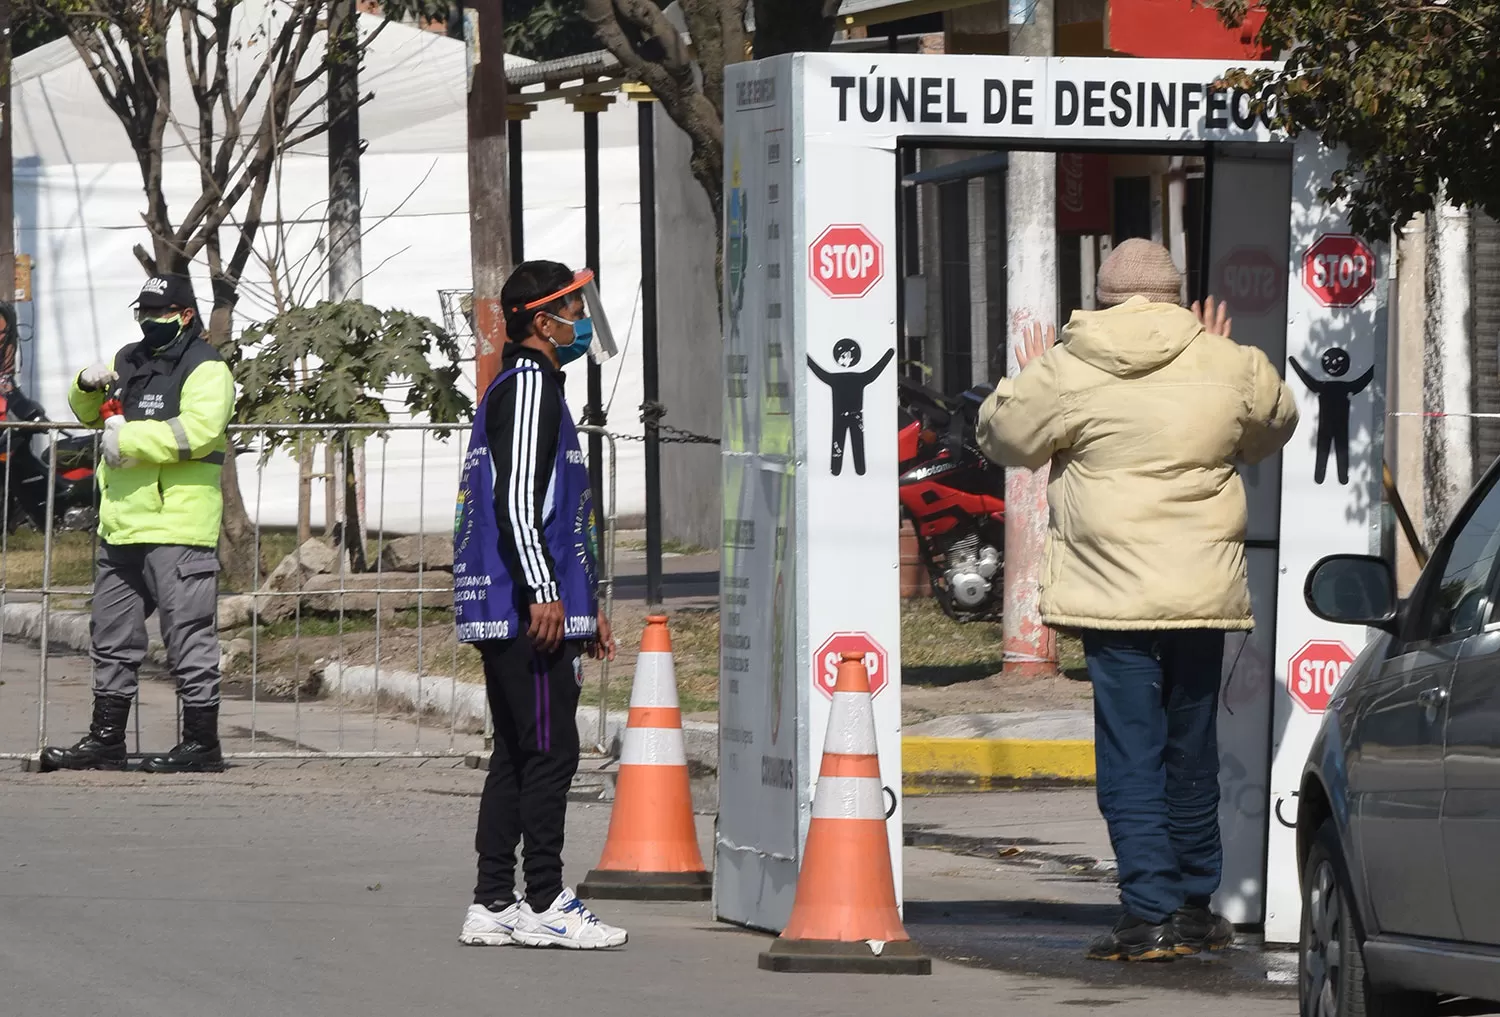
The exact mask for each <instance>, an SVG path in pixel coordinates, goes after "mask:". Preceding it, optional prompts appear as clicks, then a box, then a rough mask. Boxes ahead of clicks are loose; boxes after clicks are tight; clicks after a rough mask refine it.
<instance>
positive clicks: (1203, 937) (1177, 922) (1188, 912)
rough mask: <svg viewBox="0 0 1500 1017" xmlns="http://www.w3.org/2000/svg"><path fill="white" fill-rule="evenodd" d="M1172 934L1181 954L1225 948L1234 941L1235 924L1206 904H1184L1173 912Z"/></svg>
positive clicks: (1171, 921) (1171, 920)
mask: <svg viewBox="0 0 1500 1017" xmlns="http://www.w3.org/2000/svg"><path fill="white" fill-rule="evenodd" d="M1170 923H1171V926H1172V936H1173V938H1174V939H1175V940H1176V941H1177V952H1178V953H1180V954H1184V955H1186V954H1194V953H1202V952H1203V951H1204V950H1209V951H1213V950H1223V949H1224V948H1225V947H1227V946H1229V945H1230V944H1231V943H1233V942H1234V926H1233V925H1231V924H1229V919H1227V918H1225V917H1223V916H1222V915H1216V914H1214V913H1213V912H1212V911H1210V910H1209V909H1208V907H1207V906H1206V905H1201V904H1184V905H1183V906H1182V907H1180V908H1178V909H1177V910H1176V911H1175V912H1173V913H1172V917H1171V919H1170Z"/></svg>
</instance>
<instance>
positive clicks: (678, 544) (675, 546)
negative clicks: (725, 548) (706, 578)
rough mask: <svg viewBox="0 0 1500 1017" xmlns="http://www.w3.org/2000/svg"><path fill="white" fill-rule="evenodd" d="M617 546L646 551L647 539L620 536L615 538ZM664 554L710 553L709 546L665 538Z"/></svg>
mask: <svg viewBox="0 0 1500 1017" xmlns="http://www.w3.org/2000/svg"><path fill="white" fill-rule="evenodd" d="M615 546H616V547H618V548H620V549H621V550H624V551H644V550H646V541H645V540H644V539H643V538H640V537H620V538H617V539H616V540H615ZM661 552H662V554H680V555H691V554H708V548H706V547H699V546H698V545H697V544H689V543H687V542H686V541H682V540H671V539H668V540H663V541H662V542H661Z"/></svg>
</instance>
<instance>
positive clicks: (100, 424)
mask: <svg viewBox="0 0 1500 1017" xmlns="http://www.w3.org/2000/svg"><path fill="white" fill-rule="evenodd" d="M136 320H137V321H138V322H139V323H140V328H141V341H140V342H138V343H132V344H131V345H129V346H126V347H125V348H124V349H122V350H121V351H120V352H119V354H118V355H116V357H115V359H114V363H113V365H107V364H96V365H95V366H93V367H90V368H88V369H87V370H85V371H84V372H83V373H82V374H80V375H79V376H78V380H77V382H76V383H75V384H74V386H73V389H72V391H71V392H70V393H69V394H68V402H69V404H70V405H71V406H72V407H73V412H74V413H75V414H77V416H78V419H79V421H81V422H82V423H83V424H84V425H86V426H88V427H93V428H102V429H103V431H104V437H103V458H104V463H103V464H102V466H101V467H100V470H99V487H100V499H101V502H100V508H99V538H100V550H99V568H98V578H97V580H96V582H95V586H94V609H93V626H92V627H93V641H94V646H93V658H94V720H93V724H92V726H91V727H90V728H89V733H88V734H87V735H86V736H84V738H82V739H81V740H80V741H79V742H78V743H77V744H75V745H73V746H72V747H71V748H52V747H49V748H47V749H45V750H44V751H43V753H42V768H43V769H44V770H57V769H67V770H94V769H101V770H121V769H124V767H125V723H126V720H127V719H128V718H129V716H130V701H131V700H132V699H133V698H134V697H135V694H136V684H137V675H138V672H139V670H140V666H141V661H142V660H143V659H144V658H145V656H146V646H147V637H146V618H147V617H148V616H149V615H150V614H151V613H152V612H153V611H154V612H156V613H157V614H158V616H159V619H160V622H161V632H162V639H163V640H164V641H165V642H166V645H167V659H168V661H169V663H170V665H171V668H172V673H173V675H174V676H175V677H176V679H177V692H178V695H179V696H180V697H181V699H182V741H181V742H180V743H179V744H178V745H177V747H176V748H174V749H172V751H171V752H168V753H166V754H165V755H156V756H149V757H147V758H146V760H145V761H144V762H143V764H142V766H141V768H142V769H143V770H146V771H148V772H151V773H187V772H203V771H218V770H222V769H223V768H224V757H223V753H222V752H221V750H220V748H219V640H218V632H217V600H218V590H219V559H218V555H217V551H216V548H217V547H218V543H219V521H220V518H221V517H222V515H223V511H224V500H223V496H222V494H221V493H220V490H219V474H220V471H221V470H222V468H223V465H224V451H225V448H226V447H227V437H226V434H225V428H226V427H227V426H228V424H229V418H230V415H231V414H232V413H233V412H234V377H233V375H231V373H230V371H229V365H228V364H226V363H225V362H224V359H223V358H222V357H220V356H219V353H218V351H217V350H215V349H214V348H213V347H212V346H210V345H209V344H208V343H207V342H206V341H205V340H204V339H203V324H202V321H201V320H200V318H199V316H198V313H197V303H196V301H195V300H194V297H193V287H192V283H191V282H190V281H189V280H188V279H187V278H186V277H183V276H176V275H155V276H152V277H151V278H150V279H148V280H146V285H145V286H144V287H142V289H141V295H140V298H139V299H138V300H137V301H136Z"/></svg>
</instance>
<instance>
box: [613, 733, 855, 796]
mask: <svg viewBox="0 0 1500 1017" xmlns="http://www.w3.org/2000/svg"><path fill="white" fill-rule="evenodd" d="M620 765H621V766H686V765H687V750H686V749H684V748H683V745H682V729H681V728H677V727H627V728H626V729H625V743H624V744H623V745H622V746H620ZM876 790H877V791H878V790H879V788H878V787H877V789H876Z"/></svg>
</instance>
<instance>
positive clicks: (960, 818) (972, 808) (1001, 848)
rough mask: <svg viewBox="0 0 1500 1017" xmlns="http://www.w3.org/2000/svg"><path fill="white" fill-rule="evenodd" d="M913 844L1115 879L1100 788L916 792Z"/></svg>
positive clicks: (909, 837)
mask: <svg viewBox="0 0 1500 1017" xmlns="http://www.w3.org/2000/svg"><path fill="white" fill-rule="evenodd" d="M904 808H905V820H906V822H905V825H906V844H907V846H908V847H930V848H937V849H939V850H945V851H952V852H954V853H956V854H965V855H974V856H976V857H980V858H999V859H1001V860H1003V861H1006V862H1010V863H1014V864H1020V865H1028V866H1031V867H1034V868H1036V869H1037V870H1038V871H1040V872H1043V873H1068V874H1071V875H1079V876H1091V877H1095V878H1099V879H1113V878H1114V872H1115V862H1114V851H1113V849H1111V847H1110V844H1109V830H1108V829H1107V828H1106V827H1105V825H1104V820H1103V818H1102V817H1101V816H1100V815H1099V808H1098V806H1097V805H1096V804H1095V802H1094V792H1093V789H1091V788H1089V789H1077V788H1067V789H1058V790H1025V791H990V792H984V793H980V794H928V795H923V794H912V793H910V792H908V793H907V796H906V798H905V799H904Z"/></svg>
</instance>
